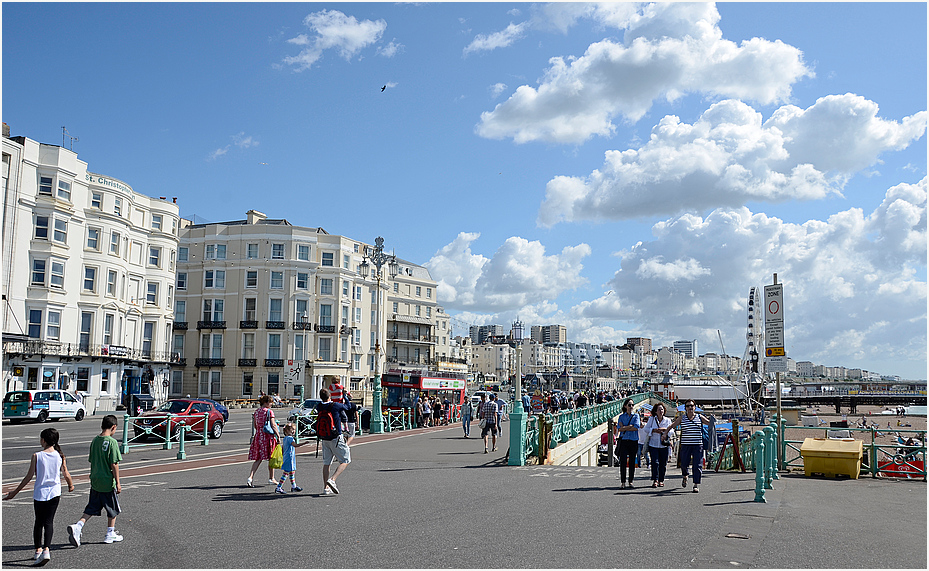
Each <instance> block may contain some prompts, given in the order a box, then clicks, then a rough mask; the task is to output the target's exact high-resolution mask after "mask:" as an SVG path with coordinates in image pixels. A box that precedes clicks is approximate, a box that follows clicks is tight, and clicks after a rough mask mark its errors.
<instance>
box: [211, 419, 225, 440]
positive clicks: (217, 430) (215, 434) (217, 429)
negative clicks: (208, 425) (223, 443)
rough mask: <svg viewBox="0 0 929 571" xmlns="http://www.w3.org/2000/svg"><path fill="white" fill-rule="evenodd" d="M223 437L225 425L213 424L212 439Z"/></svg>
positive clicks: (218, 422) (217, 422)
mask: <svg viewBox="0 0 929 571" xmlns="http://www.w3.org/2000/svg"><path fill="white" fill-rule="evenodd" d="M222 435H223V423H222V422H220V421H218V420H217V421H216V422H214V423H213V429H212V430H210V438H213V439H216V438H219V437H221V436H222Z"/></svg>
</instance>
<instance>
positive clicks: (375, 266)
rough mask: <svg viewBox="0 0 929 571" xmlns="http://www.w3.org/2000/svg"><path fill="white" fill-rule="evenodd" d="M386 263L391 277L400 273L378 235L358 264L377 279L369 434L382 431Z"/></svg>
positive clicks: (398, 267) (394, 258)
mask: <svg viewBox="0 0 929 571" xmlns="http://www.w3.org/2000/svg"><path fill="white" fill-rule="evenodd" d="M385 264H386V265H387V271H388V272H389V273H390V277H391V279H393V278H395V277H397V274H399V273H400V265H399V264H398V263H397V257H396V256H393V255H390V254H385V253H384V239H383V238H381V237H380V236H378V237H377V238H376V239H375V240H374V252H369V253H367V254H366V255H365V257H364V260H362V262H361V264H360V265H359V266H358V271H359V272H360V273H361V275H362V277H364V278H367V277H368V275H369V270H370V273H371V274H372V275H373V276H374V278H375V279H376V280H377V289H375V293H374V329H375V334H374V386H373V387H372V389H373V397H372V404H371V408H372V409H373V410H372V411H371V426H370V429H369V433H370V434H381V433H383V432H384V413H383V411H382V410H381V268H383V267H384V265H385Z"/></svg>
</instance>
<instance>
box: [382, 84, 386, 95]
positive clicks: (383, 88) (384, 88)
mask: <svg viewBox="0 0 929 571" xmlns="http://www.w3.org/2000/svg"><path fill="white" fill-rule="evenodd" d="M386 89H387V86H386V85H385V86H384V87H382V88H381V93H384V90H386Z"/></svg>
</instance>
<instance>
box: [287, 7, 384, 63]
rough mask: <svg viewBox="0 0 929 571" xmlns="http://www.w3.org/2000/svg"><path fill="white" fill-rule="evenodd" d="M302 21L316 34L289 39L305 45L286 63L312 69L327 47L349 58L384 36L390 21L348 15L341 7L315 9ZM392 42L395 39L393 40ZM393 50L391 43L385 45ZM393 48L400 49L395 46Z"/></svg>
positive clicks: (289, 41) (298, 44)
mask: <svg viewBox="0 0 929 571" xmlns="http://www.w3.org/2000/svg"><path fill="white" fill-rule="evenodd" d="M303 24H304V25H305V26H306V27H307V28H309V29H310V31H311V32H313V34H314V35H313V36H312V37H311V36H308V35H307V34H300V35H298V36H296V37H294V38H291V39H289V40H287V42H288V43H291V44H294V45H296V46H300V47H302V48H303V49H302V50H301V51H300V53H299V54H297V55H295V56H287V57H285V58H284V63H285V64H287V65H291V66H294V68H295V71H304V70H307V69H310V68H311V67H312V66H313V64H315V63H316V62H317V61H319V59H320V58H322V56H323V52H325V51H326V50H330V49H332V50H336V51H337V52H338V54H339V55H340V56H341V57H343V58H345V59H346V60H348V59H351V58H352V57H353V56H354V55H355V54H357V53H358V52H360V51H361V50H362V49H364V48H365V47H367V46H369V45H371V44H374V43H376V42H377V41H378V40H380V39H381V36H382V35H383V34H384V30H386V29H387V22H385V21H384V20H376V21H374V20H361V21H359V20H358V19H357V18H355V17H354V16H347V15H345V14H344V13H342V12H339V11H338V10H322V11H319V12H313V13H312V14H309V15H308V16H307V17H306V18H304V19H303ZM391 45H393V42H391ZM385 49H388V50H390V49H391V48H390V46H388V48H385ZM393 49H394V51H395V50H396V49H397V46H395V47H394V48H393Z"/></svg>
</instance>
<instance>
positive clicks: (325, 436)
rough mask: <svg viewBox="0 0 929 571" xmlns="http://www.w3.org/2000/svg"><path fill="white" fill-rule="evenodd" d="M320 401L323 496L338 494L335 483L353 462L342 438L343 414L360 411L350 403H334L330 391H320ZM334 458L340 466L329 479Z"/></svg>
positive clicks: (318, 426)
mask: <svg viewBox="0 0 929 571" xmlns="http://www.w3.org/2000/svg"><path fill="white" fill-rule="evenodd" d="M319 399H320V400H321V401H323V402H321V403H319V404H318V405H316V425H315V426H314V428H315V429H316V437H317V438H318V439H319V441H320V442H321V443H322V447H323V495H330V494H338V493H339V488H338V487H337V486H336V483H335V481H336V480H337V479H338V477H339V475H340V474H342V472H344V471H345V468H346V467H348V465H349V464H350V463H351V461H352V456H351V452H350V451H349V448H348V444H346V443H345V438H344V437H343V436H342V421H341V418H340V414H341V413H343V412H344V413H348V412H350V411H356V410H358V405H356V404H355V403H352V402H350V403H349V404H343V403H340V402H333V401H332V396H331V394H330V393H329V389H320V390H319ZM333 458H336V459H338V461H339V466H338V468H336V469H335V473H334V474H332V477H331V478H330V477H329V467H330V465H331V464H332V460H333Z"/></svg>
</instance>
